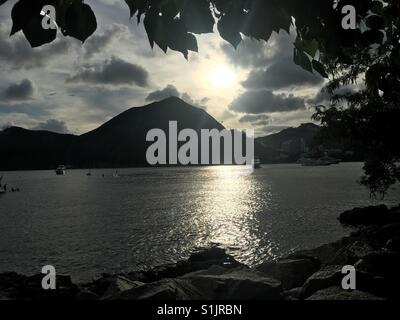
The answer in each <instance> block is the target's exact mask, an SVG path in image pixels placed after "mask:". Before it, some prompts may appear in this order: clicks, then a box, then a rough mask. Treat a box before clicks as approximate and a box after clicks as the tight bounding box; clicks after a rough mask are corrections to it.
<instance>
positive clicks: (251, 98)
mask: <svg viewBox="0 0 400 320" xmlns="http://www.w3.org/2000/svg"><path fill="white" fill-rule="evenodd" d="M229 108H230V110H232V111H236V112H240V113H249V114H260V113H274V112H290V111H294V110H299V109H305V103H304V100H303V99H301V98H296V97H294V96H293V95H292V94H289V95H285V94H274V93H272V92H271V91H269V90H259V91H247V92H245V93H243V94H242V95H240V96H239V97H238V98H236V99H235V100H234V101H233V102H232V103H231V105H230V106H229Z"/></svg>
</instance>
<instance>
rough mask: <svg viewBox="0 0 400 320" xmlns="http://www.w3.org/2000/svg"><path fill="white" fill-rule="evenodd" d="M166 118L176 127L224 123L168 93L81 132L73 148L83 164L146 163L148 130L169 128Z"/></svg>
mask: <svg viewBox="0 0 400 320" xmlns="http://www.w3.org/2000/svg"><path fill="white" fill-rule="evenodd" d="M169 121H177V123H178V131H180V130H182V129H186V128H190V129H193V130H195V131H196V132H198V133H199V132H200V130H201V129H218V130H223V129H224V126H223V125H222V124H220V123H219V122H218V121H217V120H215V119H214V118H213V117H211V116H210V115H209V114H208V113H207V112H205V111H204V110H202V109H199V108H196V107H193V106H191V105H189V104H187V103H186V102H184V101H183V100H181V99H179V98H176V97H171V98H168V99H165V100H163V101H160V102H155V103H152V104H150V105H147V106H144V107H139V108H132V109H129V110H127V111H125V112H123V113H121V114H120V115H118V116H116V117H115V118H113V119H111V120H110V121H108V122H106V123H105V124H104V125H102V126H101V127H99V128H97V129H95V130H93V131H91V132H88V133H86V134H84V135H82V136H81V137H80V138H79V142H78V144H77V145H75V147H74V149H73V155H74V158H79V159H80V164H81V165H83V166H89V167H90V166H101V167H110V166H111V167H114V166H135V165H145V164H146V163H147V162H146V150H147V147H148V146H149V145H150V144H151V143H150V142H149V143H146V135H147V133H148V131H149V130H151V129H154V128H157V129H162V130H163V131H164V132H166V133H168V131H169Z"/></svg>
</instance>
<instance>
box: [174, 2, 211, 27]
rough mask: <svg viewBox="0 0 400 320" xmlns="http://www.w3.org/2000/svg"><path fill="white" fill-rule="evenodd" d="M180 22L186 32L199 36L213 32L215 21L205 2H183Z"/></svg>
mask: <svg viewBox="0 0 400 320" xmlns="http://www.w3.org/2000/svg"><path fill="white" fill-rule="evenodd" d="M181 20H182V21H183V22H184V24H185V25H186V29H187V31H188V32H192V33H196V34H201V33H212V32H213V31H214V24H215V20H214V17H213V15H212V13H211V9H210V3H209V1H207V0H185V2H184V4H183V8H182V11H181Z"/></svg>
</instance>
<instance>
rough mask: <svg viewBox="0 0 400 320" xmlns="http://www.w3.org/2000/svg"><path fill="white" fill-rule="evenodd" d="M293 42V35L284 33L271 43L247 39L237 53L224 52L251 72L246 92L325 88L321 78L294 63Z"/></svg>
mask: <svg viewBox="0 0 400 320" xmlns="http://www.w3.org/2000/svg"><path fill="white" fill-rule="evenodd" d="M293 41H294V35H293V34H291V35H288V34H285V33H283V32H281V33H279V34H276V33H274V34H273V35H272V36H271V39H270V40H269V41H268V43H266V42H264V41H255V40H252V39H249V38H246V39H245V40H244V41H243V42H242V43H241V44H240V45H239V47H238V49H237V50H236V51H235V50H234V49H232V48H231V47H229V46H228V45H227V44H223V45H222V46H221V49H222V51H223V52H224V53H225V55H226V56H227V57H228V59H229V60H230V62H231V63H233V64H235V65H236V66H240V67H244V68H250V69H251V72H250V74H249V76H248V78H247V80H245V81H244V82H243V83H242V85H243V86H244V87H245V88H247V89H269V90H283V89H289V88H299V87H306V86H318V85H320V84H322V83H323V82H324V79H323V78H322V77H321V76H320V75H318V74H312V73H310V72H308V71H306V70H303V69H302V68H301V67H299V66H297V65H296V64H295V63H294V62H293Z"/></svg>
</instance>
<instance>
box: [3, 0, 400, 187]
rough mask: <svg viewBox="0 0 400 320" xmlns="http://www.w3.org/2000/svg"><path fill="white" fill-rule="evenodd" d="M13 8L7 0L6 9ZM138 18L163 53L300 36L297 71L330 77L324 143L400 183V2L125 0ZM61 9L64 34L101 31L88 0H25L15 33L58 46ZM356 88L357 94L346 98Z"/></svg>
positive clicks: (16, 10) (18, 8)
mask: <svg viewBox="0 0 400 320" xmlns="http://www.w3.org/2000/svg"><path fill="white" fill-rule="evenodd" d="M121 1H122V0H121ZM5 2H7V0H0V5H1V4H3V3H5ZM124 2H125V3H126V5H127V9H128V8H129V12H130V17H131V18H133V17H136V20H137V22H138V23H143V24H144V27H145V30H146V32H147V36H148V39H149V42H150V45H151V47H153V46H154V45H155V44H156V45H157V46H159V47H160V48H161V49H162V50H163V51H164V52H167V50H168V49H170V50H175V51H179V52H181V53H182V54H183V55H184V56H185V57H186V58H187V57H188V53H189V51H195V52H197V51H198V46H197V40H196V35H198V34H203V33H212V32H214V30H215V25H216V29H217V30H218V33H219V35H220V36H221V37H222V38H223V39H224V40H226V41H228V42H229V43H230V44H231V45H232V46H233V47H235V48H236V47H237V46H238V45H239V43H240V42H241V41H242V39H243V37H244V36H246V37H250V38H252V39H256V40H263V41H268V40H269V38H270V37H271V34H272V33H273V32H274V31H275V32H279V31H280V30H284V31H286V32H288V33H289V32H290V31H291V30H294V32H295V33H296V35H297V38H296V41H295V42H294V45H293V52H294V53H293V59H294V63H296V64H297V65H299V66H301V67H302V68H303V69H305V70H307V71H309V72H316V73H319V74H320V75H322V76H323V77H325V78H329V84H328V85H327V87H326V91H327V92H328V93H329V94H330V95H331V97H332V104H330V105H329V106H319V107H318V109H317V112H316V114H315V116H314V118H315V119H316V120H319V121H321V123H322V126H323V130H322V135H321V136H322V137H323V138H324V139H329V137H330V136H335V137H336V138H337V137H341V138H342V139H343V140H348V141H350V142H351V143H352V144H354V145H355V146H357V147H358V148H361V149H362V150H363V151H364V153H365V157H366V159H367V161H366V164H365V176H364V177H363V179H362V181H361V182H362V183H363V184H365V185H367V186H368V187H369V188H370V190H371V192H372V193H373V194H380V195H384V194H385V192H386V191H387V189H388V188H389V186H391V185H392V184H394V183H395V182H396V181H399V180H400V169H399V166H398V163H397V161H398V160H399V158H400V146H399V145H400V143H399V139H398V138H397V137H399V136H400V135H399V129H398V128H399V126H398V125H397V122H398V120H399V119H400V114H399V112H400V111H399V99H400V50H399V49H400V48H399V46H400V1H398V0H384V1H376V0H301V1H300V0H124ZM45 5H52V6H54V7H55V9H56V13H57V14H56V22H57V25H58V27H59V30H60V31H61V32H62V34H63V35H65V36H71V37H74V38H76V39H79V40H81V41H82V42H84V41H85V40H86V39H87V38H88V37H90V36H91V35H92V34H93V33H94V32H95V30H96V29H97V22H96V16H95V14H94V12H93V11H92V9H91V8H90V6H89V5H88V4H86V3H84V1H83V0H35V1H31V0H19V1H18V2H17V3H16V4H15V6H14V7H13V9H12V12H11V16H12V20H13V25H12V31H11V35H13V34H15V33H17V32H19V31H22V32H23V33H24V35H25V37H26V38H27V40H28V41H29V43H30V44H31V46H32V47H37V46H41V45H43V44H45V43H49V42H52V41H53V40H54V39H55V38H56V35H57V30H53V29H47V30H46V29H43V27H42V20H43V16H42V15H41V10H42V8H43V7H44V6H45ZM348 5H350V6H352V7H353V8H354V9H355V12H356V17H355V18H356V28H354V29H345V28H343V25H342V21H343V18H344V14H343V13H342V8H343V7H345V6H348ZM350 84H353V85H354V84H357V85H358V90H355V91H354V90H353V91H349V92H347V93H344V94H341V95H339V94H337V89H338V88H340V87H343V86H348V85H350Z"/></svg>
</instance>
